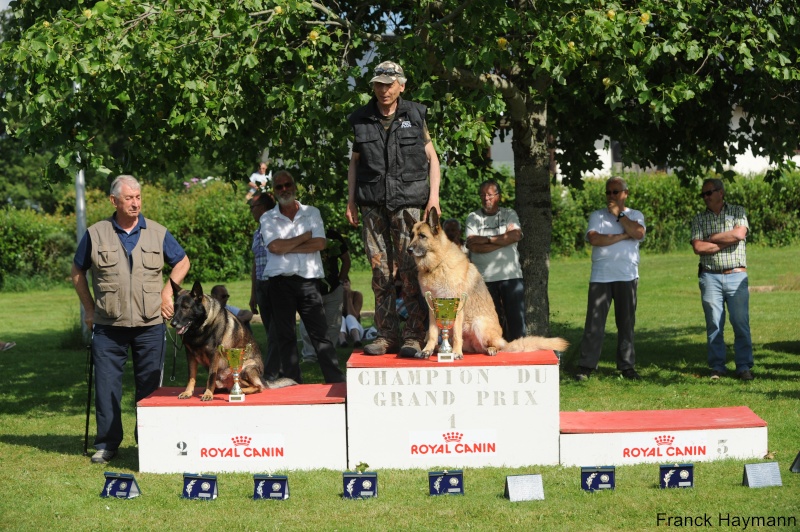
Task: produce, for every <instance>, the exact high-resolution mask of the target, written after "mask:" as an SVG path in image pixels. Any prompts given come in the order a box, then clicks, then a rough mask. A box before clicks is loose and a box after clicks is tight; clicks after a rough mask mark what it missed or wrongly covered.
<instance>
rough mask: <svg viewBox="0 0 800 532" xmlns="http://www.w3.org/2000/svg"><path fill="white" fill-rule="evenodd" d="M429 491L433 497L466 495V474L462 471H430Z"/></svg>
mask: <svg viewBox="0 0 800 532" xmlns="http://www.w3.org/2000/svg"><path fill="white" fill-rule="evenodd" d="M428 489H429V492H430V494H431V495H464V472H463V471H462V470H460V469H454V470H452V471H447V470H444V471H429V472H428Z"/></svg>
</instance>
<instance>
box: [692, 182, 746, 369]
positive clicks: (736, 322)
mask: <svg viewBox="0 0 800 532" xmlns="http://www.w3.org/2000/svg"><path fill="white" fill-rule="evenodd" d="M700 197H701V198H703V201H704V202H705V204H706V209H705V211H704V212H701V213H700V214H698V215H696V216H695V217H694V219H693V220H692V248H693V249H694V252H695V254H697V255H700V265H699V268H698V277H699V284H700V297H701V299H702V302H703V313H704V314H705V317H706V341H707V346H708V366H709V367H710V368H711V378H712V379H713V380H716V379H719V378H720V377H722V376H724V375H725V374H726V372H727V369H726V368H725V359H726V355H725V339H724V337H723V332H724V329H725V309H726V308H727V310H728V314H729V316H730V322H731V327H733V335H734V339H733V353H734V362H735V364H736V376H737V377H738V378H740V379H741V380H743V381H751V380H753V372H752V369H753V365H754V363H753V342H752V339H751V337H750V293H749V280H748V277H747V257H746V255H745V239H746V238H747V232H748V231H749V229H750V226H749V224H748V222H747V213H746V212H745V209H744V207H741V206H739V205H731V204H729V203H727V202H726V201H725V184H724V183H723V182H722V180H721V179H706V180H705V181H703V187H702V192H701V193H700Z"/></svg>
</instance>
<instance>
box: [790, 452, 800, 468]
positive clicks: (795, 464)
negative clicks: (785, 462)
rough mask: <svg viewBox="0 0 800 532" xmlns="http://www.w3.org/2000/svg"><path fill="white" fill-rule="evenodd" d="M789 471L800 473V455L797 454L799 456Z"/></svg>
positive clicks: (795, 458)
mask: <svg viewBox="0 0 800 532" xmlns="http://www.w3.org/2000/svg"><path fill="white" fill-rule="evenodd" d="M789 471H791V472H792V473H800V453H797V456H795V457H794V462H792V467H790V468H789Z"/></svg>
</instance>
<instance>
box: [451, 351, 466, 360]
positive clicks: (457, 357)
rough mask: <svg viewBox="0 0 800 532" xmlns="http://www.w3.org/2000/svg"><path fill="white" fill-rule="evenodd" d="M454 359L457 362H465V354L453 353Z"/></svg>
mask: <svg viewBox="0 0 800 532" xmlns="http://www.w3.org/2000/svg"><path fill="white" fill-rule="evenodd" d="M453 358H455V359H456V360H464V353H453Z"/></svg>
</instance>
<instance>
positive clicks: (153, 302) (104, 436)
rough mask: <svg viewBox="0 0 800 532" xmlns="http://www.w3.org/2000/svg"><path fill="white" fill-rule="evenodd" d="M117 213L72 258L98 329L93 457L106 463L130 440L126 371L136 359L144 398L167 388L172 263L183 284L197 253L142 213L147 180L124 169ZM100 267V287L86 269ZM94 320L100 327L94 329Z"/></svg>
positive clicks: (115, 188) (114, 193) (115, 195)
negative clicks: (166, 270) (165, 273)
mask: <svg viewBox="0 0 800 532" xmlns="http://www.w3.org/2000/svg"><path fill="white" fill-rule="evenodd" d="M109 199H110V200H111V204H112V205H114V208H115V209H116V212H115V213H114V214H113V215H112V216H111V217H110V218H106V219H105V220H102V221H100V222H97V223H96V224H94V225H92V226H91V227H89V229H88V230H87V231H86V233H85V234H84V235H83V238H82V239H81V242H80V244H79V245H78V250H77V251H76V252H75V258H74V260H73V263H72V274H71V277H72V284H73V285H75V290H76V291H77V293H78V298H79V299H80V301H81V304H82V305H83V308H84V311H85V321H86V325H87V326H88V327H89V329H91V330H92V331H93V333H92V337H93V340H92V360H93V363H94V367H95V375H96V377H95V382H96V386H95V417H96V421H97V436H96V438H95V440H94V447H95V449H97V452H95V453H94V455H93V456H92V459H91V461H92V463H96V464H105V463H107V462H108V461H109V460H111V459H112V458H114V456H116V454H117V449H119V446H120V444H121V443H122V432H123V431H122V412H121V408H122V407H121V402H122V374H123V370H124V367H125V363H126V362H127V360H128V349H130V350H131V355H132V358H133V372H134V380H135V383H136V401H139V400H141V399H144V398H145V397H147V396H148V395H150V394H151V393H153V392H154V391H155V390H156V389H158V387H159V386H161V379H162V376H163V366H164V351H165V349H166V342H165V341H164V336H165V333H166V324H165V322H164V320H169V319H171V318H172V313H173V302H172V287H171V285H170V283H169V282H167V283H166V284H164V280H163V277H162V269H163V267H164V264H165V263H166V264H169V265H170V266H171V267H172V272H171V273H170V278H171V279H172V280H173V281H175V283H176V284H181V283H182V282H183V279H184V277H185V276H186V274H187V272H188V271H189V258H188V257H187V256H186V252H185V251H184V250H183V248H182V247H181V246H180V245H179V244H178V243H177V242H176V241H175V238H174V237H173V236H172V235H171V234H170V233H169V231H167V229H166V228H165V227H164V226H163V225H160V224H158V223H156V222H154V221H153V220H150V219H147V218H145V217H144V216H142V213H141V208H142V192H141V187H140V185H139V182H138V181H137V180H136V179H135V178H134V177H133V176H130V175H121V176H118V177H117V178H116V179H114V181H113V183H111V195H110V198H109ZM88 270H91V271H92V292H93V293H94V298H93V297H92V292H90V291H89V283H88V281H87V277H86V272H87V271H88ZM93 326H94V327H93Z"/></svg>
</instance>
